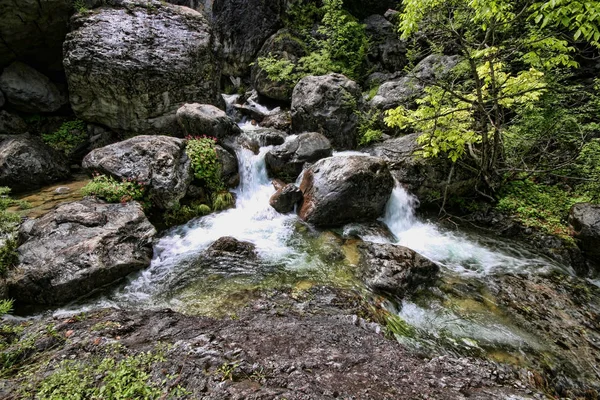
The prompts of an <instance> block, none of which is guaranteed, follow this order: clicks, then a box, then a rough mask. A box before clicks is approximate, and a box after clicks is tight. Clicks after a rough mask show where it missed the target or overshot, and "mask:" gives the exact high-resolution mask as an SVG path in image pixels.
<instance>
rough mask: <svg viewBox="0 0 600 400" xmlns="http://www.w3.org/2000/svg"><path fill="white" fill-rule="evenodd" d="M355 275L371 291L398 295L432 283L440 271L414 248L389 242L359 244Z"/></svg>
mask: <svg viewBox="0 0 600 400" xmlns="http://www.w3.org/2000/svg"><path fill="white" fill-rule="evenodd" d="M359 249H360V252H361V262H360V269H361V270H360V272H359V275H360V276H361V279H362V280H363V281H364V282H365V284H366V285H367V286H368V287H370V288H371V289H372V290H374V291H376V292H379V293H384V294H391V295H393V296H395V297H398V298H402V297H405V296H406V295H408V294H410V293H413V292H414V291H416V290H417V289H418V288H419V287H420V286H424V285H430V284H432V283H433V282H434V281H435V280H436V278H437V274H438V272H439V270H440V267H438V266H437V264H435V263H433V262H431V261H430V260H428V259H427V258H425V257H423V256H422V255H420V254H418V253H416V252H415V251H413V250H411V249H409V248H406V247H403V246H398V245H393V244H377V243H366V242H365V243H363V244H361V245H360V246H359Z"/></svg>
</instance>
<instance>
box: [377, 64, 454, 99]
mask: <svg viewBox="0 0 600 400" xmlns="http://www.w3.org/2000/svg"><path fill="white" fill-rule="evenodd" d="M458 62H459V57H458V56H441V55H438V54H432V55H430V56H428V57H426V58H425V59H423V60H422V61H421V62H419V64H417V65H416V66H415V68H413V70H412V71H411V73H410V74H408V76H405V77H401V78H398V79H395V80H393V81H389V82H385V83H384V84H382V85H381V86H380V87H379V89H378V91H377V95H375V97H373V99H372V100H371V101H370V104H369V105H370V106H371V107H372V108H376V109H379V110H383V111H385V110H389V109H391V108H396V107H398V106H400V105H403V106H405V107H409V108H411V107H414V106H415V104H414V101H415V100H416V99H417V98H418V97H420V96H421V95H422V93H423V89H424V88H425V87H426V86H427V85H428V84H431V83H432V82H434V81H435V80H438V79H441V78H443V77H445V76H446V75H447V74H448V72H449V71H450V70H451V69H452V68H454V67H455V66H456V64H458Z"/></svg>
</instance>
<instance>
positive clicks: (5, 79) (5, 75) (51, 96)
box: [0, 61, 67, 113]
mask: <svg viewBox="0 0 600 400" xmlns="http://www.w3.org/2000/svg"><path fill="white" fill-rule="evenodd" d="M0 90H2V92H4V95H5V96H6V100H7V102H8V103H9V104H10V105H11V106H13V107H14V108H16V109H17V110H19V111H23V112H28V113H49V112H54V111H57V110H58V109H59V108H60V107H61V106H62V105H63V104H66V103H67V99H66V97H65V96H64V95H63V94H61V93H60V91H59V90H58V88H57V87H56V85H55V84H53V83H52V82H50V79H48V77H47V76H45V75H43V74H41V73H39V72H38V71H36V70H35V69H33V68H31V67H30V66H28V65H27V64H24V63H22V62H18V61H16V62H14V63H12V64H10V65H9V66H8V67H6V68H4V71H3V72H2V75H0Z"/></svg>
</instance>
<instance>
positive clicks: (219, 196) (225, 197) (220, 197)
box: [212, 192, 234, 211]
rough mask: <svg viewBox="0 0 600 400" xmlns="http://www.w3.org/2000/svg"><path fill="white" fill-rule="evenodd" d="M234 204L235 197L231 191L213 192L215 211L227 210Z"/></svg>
mask: <svg viewBox="0 0 600 400" xmlns="http://www.w3.org/2000/svg"><path fill="white" fill-rule="evenodd" d="M233 204H234V199H233V196H232V195H231V193H229V192H219V193H213V195H212V206H213V207H212V208H213V211H221V210H225V209H227V208H229V207H231V206H233Z"/></svg>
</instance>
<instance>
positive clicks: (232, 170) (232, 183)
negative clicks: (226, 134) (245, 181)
mask: <svg viewBox="0 0 600 400" xmlns="http://www.w3.org/2000/svg"><path fill="white" fill-rule="evenodd" d="M215 149H216V150H217V157H218V159H219V164H221V178H222V179H223V182H224V183H225V186H226V187H229V188H232V187H236V186H237V185H238V184H239V183H240V174H239V166H238V160H237V157H236V156H234V155H233V154H231V153H230V152H229V151H227V150H225V149H224V148H223V147H221V146H219V145H217V146H215Z"/></svg>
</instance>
